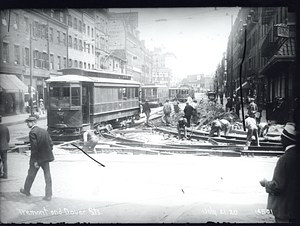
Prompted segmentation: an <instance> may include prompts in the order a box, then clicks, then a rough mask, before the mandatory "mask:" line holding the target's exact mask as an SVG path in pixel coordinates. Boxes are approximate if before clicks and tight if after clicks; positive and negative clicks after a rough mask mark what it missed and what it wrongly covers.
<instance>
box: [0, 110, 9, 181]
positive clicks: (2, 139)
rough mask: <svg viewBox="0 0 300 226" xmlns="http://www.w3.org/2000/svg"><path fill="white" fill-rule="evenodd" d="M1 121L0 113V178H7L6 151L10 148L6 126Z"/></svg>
mask: <svg viewBox="0 0 300 226" xmlns="http://www.w3.org/2000/svg"><path fill="white" fill-rule="evenodd" d="M1 123H2V115H0V153H1V165H2V168H1V176H0V177H1V178H3V179H7V177H8V173H7V151H8V150H9V149H10V147H9V140H10V134H9V130H8V128H7V127H6V126H5V125H3V124H1Z"/></svg>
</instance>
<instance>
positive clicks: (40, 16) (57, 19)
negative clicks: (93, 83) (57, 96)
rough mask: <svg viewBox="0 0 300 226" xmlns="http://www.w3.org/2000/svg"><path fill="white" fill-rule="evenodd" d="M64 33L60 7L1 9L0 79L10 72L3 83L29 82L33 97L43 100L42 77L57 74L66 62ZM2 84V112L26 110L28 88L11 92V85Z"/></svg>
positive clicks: (12, 112) (63, 18)
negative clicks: (51, 8)
mask: <svg viewBox="0 0 300 226" xmlns="http://www.w3.org/2000/svg"><path fill="white" fill-rule="evenodd" d="M9 18H10V20H9ZM66 34H67V24H66V13H65V11H63V10H59V9H55V10H54V9H53V10H50V9H47V10H42V9H26V10H21V9H20V10H19V9H14V10H2V11H1V47H2V48H1V61H0V74H1V77H2V79H4V75H10V76H9V78H7V79H6V82H8V81H9V80H11V79H13V80H12V81H11V82H12V84H23V85H24V84H25V86H27V87H28V86H30V85H31V86H32V88H30V89H31V90H32V94H33V95H34V97H35V99H37V100H38V99H43V98H44V87H45V80H46V79H48V78H50V76H56V75H58V74H60V73H58V72H57V70H59V69H60V68H61V67H63V65H64V64H65V62H66V59H67V42H66ZM20 82H21V83H20ZM1 83H2V85H1V103H0V111H1V114H3V115H6V114H15V113H20V112H21V113H22V112H25V110H26V109H25V108H26V105H27V104H28V102H29V101H30V97H29V89H27V90H24V89H23V88H22V87H18V88H16V89H15V90H14V91H13V92H12V90H11V89H10V88H11V85H7V87H5V85H4V82H3V81H2V82H1ZM3 86H4V87H3ZM23 87H24V86H23Z"/></svg>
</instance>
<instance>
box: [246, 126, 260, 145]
mask: <svg viewBox="0 0 300 226" xmlns="http://www.w3.org/2000/svg"><path fill="white" fill-rule="evenodd" d="M253 135H254V136H255V140H256V144H257V146H259V139H258V131H257V129H248V132H247V145H249V146H250V144H251V141H252V136H253Z"/></svg>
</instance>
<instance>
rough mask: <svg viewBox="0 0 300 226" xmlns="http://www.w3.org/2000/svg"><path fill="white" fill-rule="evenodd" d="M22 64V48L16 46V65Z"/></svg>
mask: <svg viewBox="0 0 300 226" xmlns="http://www.w3.org/2000/svg"><path fill="white" fill-rule="evenodd" d="M19 64H20V46H16V45H15V65H19Z"/></svg>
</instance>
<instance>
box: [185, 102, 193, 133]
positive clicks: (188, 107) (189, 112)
mask: <svg viewBox="0 0 300 226" xmlns="http://www.w3.org/2000/svg"><path fill="white" fill-rule="evenodd" d="M193 111H194V108H193V107H192V106H191V105H190V104H189V102H188V101H187V102H186V105H185V107H184V110H183V112H184V117H185V118H186V119H187V127H190V126H191V116H192V115H193Z"/></svg>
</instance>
